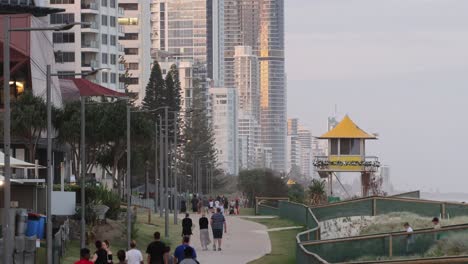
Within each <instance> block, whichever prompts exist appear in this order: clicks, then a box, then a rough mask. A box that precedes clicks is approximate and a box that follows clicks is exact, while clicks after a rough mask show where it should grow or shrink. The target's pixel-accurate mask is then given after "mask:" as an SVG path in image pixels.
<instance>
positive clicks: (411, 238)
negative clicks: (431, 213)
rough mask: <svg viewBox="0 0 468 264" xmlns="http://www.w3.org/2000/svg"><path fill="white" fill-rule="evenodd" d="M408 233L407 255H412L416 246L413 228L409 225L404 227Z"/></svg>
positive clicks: (406, 224)
mask: <svg viewBox="0 0 468 264" xmlns="http://www.w3.org/2000/svg"><path fill="white" fill-rule="evenodd" d="M403 227H404V228H405V231H406V234H407V235H406V254H410V253H411V251H412V246H413V244H414V236H413V228H412V227H411V225H410V224H409V223H405V224H404V225H403Z"/></svg>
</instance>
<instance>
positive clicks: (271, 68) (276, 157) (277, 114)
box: [259, 0, 287, 171]
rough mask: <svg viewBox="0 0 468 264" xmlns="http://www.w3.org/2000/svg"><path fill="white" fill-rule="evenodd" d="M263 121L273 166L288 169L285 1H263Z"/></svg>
mask: <svg viewBox="0 0 468 264" xmlns="http://www.w3.org/2000/svg"><path fill="white" fill-rule="evenodd" d="M260 2H261V4H260V8H259V9H260V10H259V11H260V47H259V60H260V95H261V97H260V111H261V112H260V124H261V127H262V141H263V144H264V146H265V147H270V148H271V149H272V160H273V169H275V170H278V171H285V169H286V157H285V154H286V133H287V131H286V120H287V118H286V114H287V113H286V112H287V109H286V74H285V67H284V2H283V0H261V1H260Z"/></svg>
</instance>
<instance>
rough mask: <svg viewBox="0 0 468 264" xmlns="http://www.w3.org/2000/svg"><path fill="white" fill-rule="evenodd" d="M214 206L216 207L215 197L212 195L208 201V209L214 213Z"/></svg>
mask: <svg viewBox="0 0 468 264" xmlns="http://www.w3.org/2000/svg"><path fill="white" fill-rule="evenodd" d="M213 207H214V201H213V197H210V200H209V201H208V209H209V210H210V211H209V212H210V213H213Z"/></svg>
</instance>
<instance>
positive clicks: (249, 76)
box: [234, 46, 261, 169]
mask: <svg viewBox="0 0 468 264" xmlns="http://www.w3.org/2000/svg"><path fill="white" fill-rule="evenodd" d="M258 70H259V67H258V59H257V56H255V55H254V54H253V53H252V48H251V47H249V46H237V47H235V55H234V77H235V82H234V87H235V89H236V90H237V95H238V98H239V146H240V147H239V155H240V156H239V162H240V168H242V169H253V168H255V167H256V165H257V158H259V157H257V156H256V149H257V148H259V147H261V134H260V132H261V128H260V122H259V121H260V84H259V72H258Z"/></svg>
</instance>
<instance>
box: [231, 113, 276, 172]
mask: <svg viewBox="0 0 468 264" xmlns="http://www.w3.org/2000/svg"><path fill="white" fill-rule="evenodd" d="M260 133H261V129H260V124H259V123H258V121H257V120H256V119H255V118H254V117H253V116H252V115H249V114H246V113H244V112H243V111H241V110H239V118H238V137H239V168H241V169H253V168H258V166H259V165H258V164H259V162H260V160H262V157H261V156H259V155H258V149H259V148H261V147H262V143H261V134H260ZM262 168H263V167H262ZM266 168H269V167H266Z"/></svg>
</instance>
